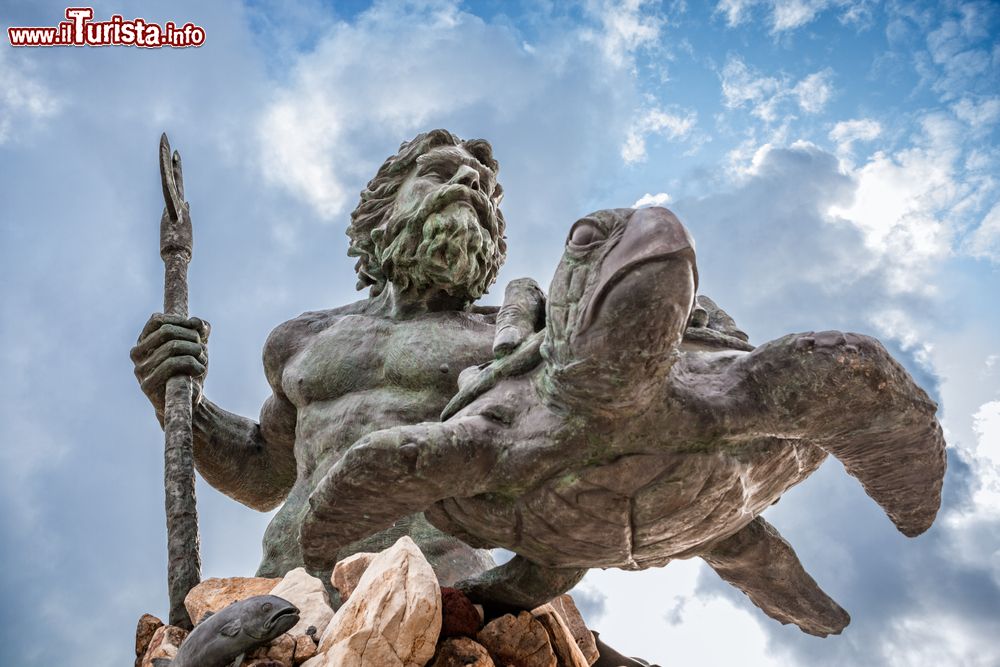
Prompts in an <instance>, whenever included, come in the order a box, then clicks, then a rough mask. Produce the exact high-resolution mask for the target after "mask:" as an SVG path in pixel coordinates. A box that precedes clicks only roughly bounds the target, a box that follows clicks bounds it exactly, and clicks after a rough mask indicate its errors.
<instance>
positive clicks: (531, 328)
mask: <svg viewBox="0 0 1000 667" xmlns="http://www.w3.org/2000/svg"><path fill="white" fill-rule="evenodd" d="M544 326H545V293H544V292H542V288H540V287H539V286H538V283H536V282H535V281H534V280H532V279H531V278H519V279H517V280H512V281H511V282H510V283H509V284H508V285H507V289H506V290H505V291H504V298H503V306H501V308H500V312H499V313H497V328H496V334H495V337H494V339H493V353H494V354H495V355H496V356H497V357H498V358H499V357H503V356H506V355H508V354H510V353H511V352H513V351H514V350H515V349H516V348H517V346H518V345H520V344H521V343H522V342H523V341H524V340H525V339H526V338H527V337H528V336H530V335H531V334H533V333H534V332H536V331H538V330H539V329H541V328H542V327H544Z"/></svg>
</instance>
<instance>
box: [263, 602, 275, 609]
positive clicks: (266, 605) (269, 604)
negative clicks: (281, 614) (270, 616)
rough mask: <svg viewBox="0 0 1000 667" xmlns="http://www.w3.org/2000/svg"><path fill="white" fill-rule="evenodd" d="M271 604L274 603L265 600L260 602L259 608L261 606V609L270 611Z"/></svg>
mask: <svg viewBox="0 0 1000 667" xmlns="http://www.w3.org/2000/svg"><path fill="white" fill-rule="evenodd" d="M273 606H274V605H272V604H271V603H270V602H265V603H264V604H262V605H261V606H260V608H261V610H262V611H271V609H272V607H273Z"/></svg>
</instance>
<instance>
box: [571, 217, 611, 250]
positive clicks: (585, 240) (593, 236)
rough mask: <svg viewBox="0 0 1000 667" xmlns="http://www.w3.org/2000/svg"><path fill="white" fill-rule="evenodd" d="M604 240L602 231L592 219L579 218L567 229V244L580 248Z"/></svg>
mask: <svg viewBox="0 0 1000 667" xmlns="http://www.w3.org/2000/svg"><path fill="white" fill-rule="evenodd" d="M603 240H604V232H603V231H602V230H601V228H600V227H598V226H597V224H596V223H594V221H593V220H587V219H584V220H580V221H578V222H577V223H576V224H575V225H573V229H571V230H570V231H569V244H570V245H572V246H576V247H578V248H582V247H585V246H589V245H591V244H593V243H597V242H598V241H603Z"/></svg>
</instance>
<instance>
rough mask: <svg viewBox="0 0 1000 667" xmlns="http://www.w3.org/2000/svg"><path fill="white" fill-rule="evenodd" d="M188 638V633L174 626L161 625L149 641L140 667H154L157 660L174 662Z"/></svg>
mask: <svg viewBox="0 0 1000 667" xmlns="http://www.w3.org/2000/svg"><path fill="white" fill-rule="evenodd" d="M187 636H188V631H187V630H184V629H182V628H178V627H176V626H173V625H161V626H160V627H159V628H157V629H156V632H154V633H153V638H152V639H150V640H149V646H148V647H147V648H146V653H145V655H143V656H142V662H141V663H139V664H140V667H153V661H154V660H156V659H157V658H167V659H168V660H173V659H174V657H176V655H177V649H179V648H180V647H181V642H183V641H184V639H185V638H186V637H187Z"/></svg>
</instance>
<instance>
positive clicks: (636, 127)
mask: <svg viewBox="0 0 1000 667" xmlns="http://www.w3.org/2000/svg"><path fill="white" fill-rule="evenodd" d="M697 122H698V114H696V113H695V112H694V111H687V110H677V111H664V110H663V109H659V108H653V109H647V110H646V111H644V112H643V113H641V114H640V115H639V117H638V118H636V119H635V121H633V123H632V126H631V127H630V128H629V130H628V134H627V135H626V136H625V143H624V144H622V148H621V155H622V159H623V160H624V161H625V162H626V163H633V162H641V161H643V160H645V159H646V138H647V137H649V136H650V135H658V136H661V137H663V138H665V139H667V140H668V141H683V140H684V139H687V138H688V137H690V136H691V133H692V132H693V131H694V128H695V125H696V124H697Z"/></svg>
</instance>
